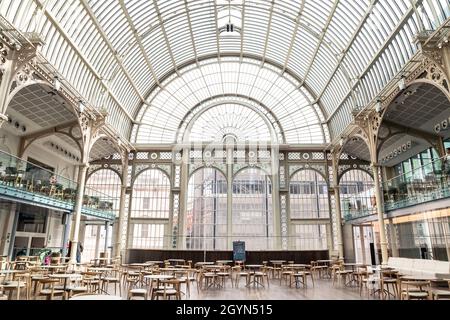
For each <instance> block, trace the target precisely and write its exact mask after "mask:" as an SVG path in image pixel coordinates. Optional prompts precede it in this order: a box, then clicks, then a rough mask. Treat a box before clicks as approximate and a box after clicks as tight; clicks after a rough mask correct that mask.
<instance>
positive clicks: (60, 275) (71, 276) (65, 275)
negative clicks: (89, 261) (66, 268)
mask: <svg viewBox="0 0 450 320" xmlns="http://www.w3.org/2000/svg"><path fill="white" fill-rule="evenodd" d="M49 277H50V278H54V279H64V284H63V290H64V292H66V291H67V279H74V278H78V279H81V278H82V276H81V274H78V273H57V274H50V275H49ZM63 298H65V297H63Z"/></svg>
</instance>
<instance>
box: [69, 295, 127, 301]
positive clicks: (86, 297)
mask: <svg viewBox="0 0 450 320" xmlns="http://www.w3.org/2000/svg"><path fill="white" fill-rule="evenodd" d="M69 300H122V297H119V296H112V295H109V294H92V295H91V294H88V295H83V296H78V297H72V298H70V299H69Z"/></svg>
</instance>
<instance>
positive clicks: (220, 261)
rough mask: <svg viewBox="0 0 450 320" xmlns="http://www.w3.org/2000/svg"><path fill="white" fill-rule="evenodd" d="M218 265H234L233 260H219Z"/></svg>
mask: <svg viewBox="0 0 450 320" xmlns="http://www.w3.org/2000/svg"><path fill="white" fill-rule="evenodd" d="M216 263H217V264H231V263H233V260H217V261H216Z"/></svg>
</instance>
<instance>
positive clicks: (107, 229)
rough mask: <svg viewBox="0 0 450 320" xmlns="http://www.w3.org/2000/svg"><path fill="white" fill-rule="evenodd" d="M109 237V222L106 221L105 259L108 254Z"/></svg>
mask: <svg viewBox="0 0 450 320" xmlns="http://www.w3.org/2000/svg"><path fill="white" fill-rule="evenodd" d="M108 237H109V222H108V221H106V222H105V250H104V252H105V258H106V253H107V252H108Z"/></svg>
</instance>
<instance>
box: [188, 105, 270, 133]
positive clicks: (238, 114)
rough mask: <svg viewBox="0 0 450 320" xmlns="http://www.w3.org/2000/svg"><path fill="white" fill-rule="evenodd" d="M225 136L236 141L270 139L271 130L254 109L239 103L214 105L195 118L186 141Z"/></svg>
mask: <svg viewBox="0 0 450 320" xmlns="http://www.w3.org/2000/svg"><path fill="white" fill-rule="evenodd" d="M227 136H232V137H235V139H236V140H237V141H266V142H270V141H272V134H271V130H270V128H269V127H268V124H267V123H266V122H265V121H264V119H263V118H262V117H261V116H260V115H259V114H258V113H256V112H255V111H254V110H252V109H250V108H248V107H245V106H243V105H240V104H231V103H227V104H221V105H217V106H214V107H212V108H210V109H208V110H206V111H205V112H203V113H202V114H201V115H200V117H198V118H197V119H195V122H194V123H193V124H192V127H191V128H190V130H189V132H188V136H187V139H186V140H187V141H206V142H220V141H224V139H225V138H226V137H227Z"/></svg>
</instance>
